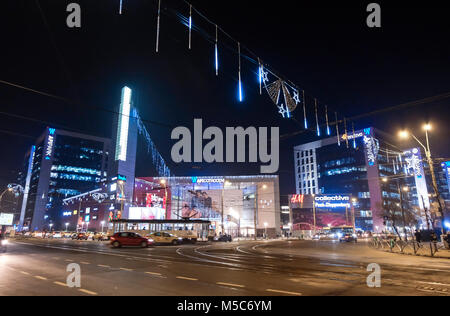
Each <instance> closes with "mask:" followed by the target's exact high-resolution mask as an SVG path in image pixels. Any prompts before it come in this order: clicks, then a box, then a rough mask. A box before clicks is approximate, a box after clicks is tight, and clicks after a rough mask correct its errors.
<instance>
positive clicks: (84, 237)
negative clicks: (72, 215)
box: [72, 233, 89, 240]
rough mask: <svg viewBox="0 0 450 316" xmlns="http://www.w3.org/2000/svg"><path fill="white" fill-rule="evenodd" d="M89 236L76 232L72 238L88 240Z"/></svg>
mask: <svg viewBox="0 0 450 316" xmlns="http://www.w3.org/2000/svg"><path fill="white" fill-rule="evenodd" d="M88 238H89V236H88V235H86V234H85V233H76V234H73V235H72V240H88Z"/></svg>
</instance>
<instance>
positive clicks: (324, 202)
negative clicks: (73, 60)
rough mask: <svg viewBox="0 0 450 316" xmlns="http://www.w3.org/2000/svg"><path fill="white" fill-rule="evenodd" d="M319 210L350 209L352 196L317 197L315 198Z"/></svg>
mask: <svg viewBox="0 0 450 316" xmlns="http://www.w3.org/2000/svg"><path fill="white" fill-rule="evenodd" d="M314 204H315V206H316V207H317V208H350V207H351V204H350V196H348V195H317V196H316V197H314Z"/></svg>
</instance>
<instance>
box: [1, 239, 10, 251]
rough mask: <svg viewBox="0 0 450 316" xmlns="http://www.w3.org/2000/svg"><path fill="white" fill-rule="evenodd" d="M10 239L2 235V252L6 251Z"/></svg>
mask: <svg viewBox="0 0 450 316" xmlns="http://www.w3.org/2000/svg"><path fill="white" fill-rule="evenodd" d="M7 245H8V239H6V238H3V237H0V252H6V250H7Z"/></svg>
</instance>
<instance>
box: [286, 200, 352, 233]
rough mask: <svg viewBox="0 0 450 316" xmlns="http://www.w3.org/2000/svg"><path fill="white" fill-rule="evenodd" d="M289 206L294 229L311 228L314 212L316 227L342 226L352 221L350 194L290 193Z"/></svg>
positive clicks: (312, 226)
mask: <svg viewBox="0 0 450 316" xmlns="http://www.w3.org/2000/svg"><path fill="white" fill-rule="evenodd" d="M290 208H291V212H292V226H293V229H294V230H313V229H314V214H315V222H316V229H322V228H326V227H330V226H331V227H337V226H344V225H349V224H351V222H352V219H351V208H352V205H351V196H350V195H344V194H332V195H314V196H313V195H302V194H296V195H291V196H290Z"/></svg>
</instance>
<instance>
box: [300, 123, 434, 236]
mask: <svg viewBox="0 0 450 316" xmlns="http://www.w3.org/2000/svg"><path fill="white" fill-rule="evenodd" d="M391 143H393V141H391V140H390V139H389V135H386V134H385V133H383V132H381V131H378V130H376V129H374V128H366V129H364V130H359V131H355V132H349V133H348V134H344V135H340V138H339V139H338V138H337V137H330V138H325V139H322V140H319V141H316V142H312V143H308V144H303V145H300V146H296V147H295V148H294V159H295V181H296V193H297V194H310V195H312V194H315V195H318V194H344V195H345V194H346V195H350V196H352V199H355V203H354V210H355V223H356V228H357V229H360V230H363V231H378V232H379V231H382V230H383V229H384V228H385V225H384V224H385V220H384V212H385V211H384V209H385V208H389V207H390V206H393V205H398V204H399V202H400V194H399V191H398V185H397V182H396V181H391V180H390V179H393V178H402V174H403V178H402V179H401V180H399V181H400V184H399V185H400V186H403V185H404V184H405V183H408V181H409V182H410V184H409V185H408V186H411V188H413V189H414V190H415V189H416V188H419V189H420V190H422V191H423V189H424V187H423V183H422V180H421V179H416V180H417V181H414V180H413V175H412V172H413V171H412V169H411V170H408V164H407V159H408V158H410V157H409V156H411V155H409V156H408V154H407V153H406V152H402V151H399V150H398V149H395V148H394V149H393V147H392V145H390V144H391ZM413 155H415V154H413ZM416 158H417V157H416ZM421 163H422V162H421ZM422 167H423V165H422ZM383 179H384V181H383ZM387 179H389V180H388V181H386V180H387ZM417 183H419V186H417ZM425 188H426V186H425ZM403 198H404V199H405V200H407V201H408V199H411V200H412V199H413V194H409V195H408V196H405V197H403ZM424 199H425V200H426V201H428V193H427V194H426V197H424ZM413 203H416V204H417V205H419V203H418V199H417V198H416V199H415V200H414V201H413Z"/></svg>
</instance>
